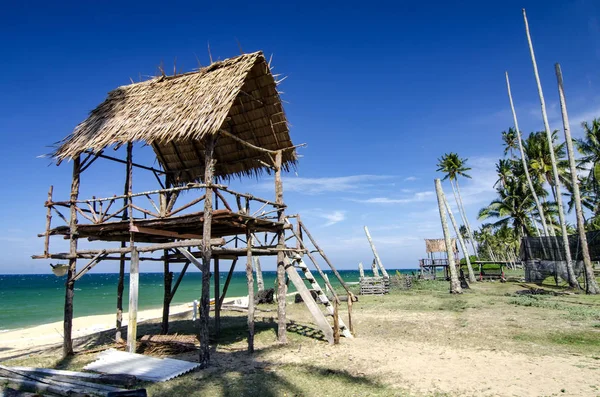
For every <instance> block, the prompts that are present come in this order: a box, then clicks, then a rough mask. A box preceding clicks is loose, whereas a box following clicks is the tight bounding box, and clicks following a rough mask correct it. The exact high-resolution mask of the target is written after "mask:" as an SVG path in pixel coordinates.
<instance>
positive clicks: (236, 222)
mask: <svg viewBox="0 0 600 397" xmlns="http://www.w3.org/2000/svg"><path fill="white" fill-rule="evenodd" d="M136 142H141V143H143V144H144V145H148V146H149V147H151V148H152V151H153V153H154V155H155V157H156V162H157V164H158V165H157V166H149V165H143V164H142V162H143V161H141V160H136V159H135V157H134V150H133V149H134V146H135V145H134V144H135V143H136ZM298 146H300V145H298ZM298 146H295V145H294V144H293V143H292V141H291V139H290V136H289V130H288V123H287V120H286V116H285V113H284V109H283V106H282V103H281V100H280V97H279V93H278V91H277V82H276V81H275V79H274V77H273V75H272V74H271V70H270V65H269V64H268V62H267V61H266V59H265V57H264V56H263V54H262V53H261V52H256V53H252V54H244V55H241V56H238V57H235V58H231V59H227V60H225V61H222V62H216V63H213V64H211V65H210V66H208V67H205V68H202V69H200V70H198V71H196V72H193V73H186V74H176V75H173V76H165V75H162V76H159V77H156V78H153V79H151V80H148V81H145V82H140V83H135V84H131V85H127V86H123V87H119V88H117V89H116V90H114V91H112V92H110V93H109V94H108V98H107V99H106V100H105V101H104V102H103V103H101V104H100V105H99V106H98V107H97V108H96V109H94V110H93V111H92V112H91V114H90V115H89V117H88V118H87V119H86V120H84V121H83V122H82V123H81V124H79V125H78V126H77V127H76V128H75V130H74V131H73V133H72V134H70V135H69V136H67V137H66V138H65V139H64V140H63V141H62V142H60V146H59V147H58V148H57V150H56V151H55V152H54V153H53V155H52V156H53V158H54V159H55V160H56V162H57V163H58V164H60V163H61V162H64V161H66V160H69V161H72V164H73V173H72V182H71V194H70V197H69V199H68V200H64V201H59V200H55V199H54V197H53V190H52V187H51V188H50V191H49V193H48V199H47V201H46V203H45V206H46V207H47V217H46V231H45V232H44V233H43V234H41V235H40V237H44V240H45V244H44V253H43V254H42V255H36V256H34V258H36V259H48V258H53V259H63V260H68V266H69V267H68V272H67V283H66V294H65V305H64V344H63V353H64V355H69V354H72V353H73V344H72V339H71V328H72V319H73V305H74V295H75V294H74V291H75V284H76V283H77V280H79V279H80V278H81V277H82V276H83V275H84V274H86V272H88V271H89V270H90V269H91V268H92V267H94V266H96V265H97V264H98V263H99V262H101V261H116V262H118V263H119V283H118V286H117V308H118V309H117V315H116V338H117V339H120V338H121V331H122V330H121V327H122V321H123V318H122V309H123V290H124V285H123V284H124V273H125V266H126V264H127V263H129V273H130V279H129V321H128V329H127V347H128V350H129V351H130V352H134V351H135V349H136V338H137V334H136V324H137V306H138V288H139V271H140V267H139V264H140V262H141V261H147V260H150V261H161V262H162V263H163V265H164V277H165V282H164V288H165V289H164V310H163V325H162V332H163V333H167V332H168V316H169V305H170V303H171V301H172V299H173V296H174V294H175V292H176V291H177V288H178V286H179V285H180V282H181V280H182V278H183V277H184V275H185V273H186V270H187V269H188V267H189V266H190V265H193V266H196V267H197V268H198V269H200V271H201V272H202V286H201V299H200V316H199V335H198V337H199V340H200V364H201V365H202V366H203V367H205V366H207V365H208V363H209V311H210V300H209V297H210V296H209V290H210V282H211V274H218V273H219V271H220V266H222V265H223V264H224V262H225V261H231V264H230V266H229V273H228V277H227V280H226V282H225V285H224V286H222V287H221V286H220V284H219V277H214V290H215V314H214V316H215V330H214V331H215V333H216V334H217V336H218V333H219V327H220V320H219V319H220V309H221V305H222V304H223V299H224V297H225V295H226V293H227V289H228V286H229V282H230V280H231V275H232V272H233V271H234V269H235V266H236V264H237V262H238V258H240V257H246V264H245V265H246V274H247V280H248V295H249V299H248V327H249V333H248V350H249V351H253V349H254V343H253V336H254V279H253V271H252V269H253V266H252V263H253V257H254V256H261V255H272V256H276V257H277V280H278V291H277V299H278V340H279V341H280V342H286V313H285V311H286V301H285V297H286V292H287V286H286V285H287V284H286V277H287V278H289V280H291V281H292V282H293V283H294V285H295V286H296V288H297V289H298V290H299V292H300V293H301V294H302V296H303V298H304V302H305V303H306V305H307V306H308V308H309V309H310V311H311V313H312V315H313V316H314V318H315V322H316V323H317V324H318V326H319V327H320V329H321V330H322V331H323V333H324V335H325V336H326V338H327V339H328V340H329V341H330V342H331V343H333V342H334V339H335V335H339V332H340V331H341V333H342V334H344V335H345V336H348V337H351V333H350V331H349V329H348V328H347V327H346V326H345V324H344V322H343V321H342V319H341V318H339V316H333V314H334V312H335V308H337V305H338V304H339V299H338V296H337V295H336V294H335V290H334V289H333V288H331V285H329V282H328V281H327V280H325V283H326V284H328V286H329V287H330V289H331V291H333V302H332V301H330V300H329V299H328V297H327V296H326V295H325V294H324V293H323V292H322V291H321V289H320V286H319V283H318V282H317V280H316V278H315V277H313V276H312V274H311V272H310V270H309V268H308V266H307V265H306V264H305V263H304V261H303V257H304V255H306V256H308V257H309V259H310V261H311V262H312V263H313V266H314V267H315V268H316V270H317V271H318V273H320V275H323V274H324V273H323V269H322V267H321V266H320V264H319V262H318V261H317V258H316V257H315V255H313V254H312V252H318V254H319V255H321V256H322V258H321V259H320V260H324V261H325V262H326V263H327V265H328V266H329V267H330V268H331V269H332V270H333V272H334V274H335V275H336V276H337V277H338V279H339V281H340V283H341V285H342V286H343V287H344V288H345V290H346V291H347V293H348V295H349V299H348V302H349V308H350V307H351V302H352V301H354V300H355V298H354V296H353V295H352V294H351V292H350V291H349V289H348V288H347V286H346V284H345V283H344V281H343V280H342V279H341V277H340V275H339V273H337V271H336V270H335V268H334V266H333V264H332V263H331V261H329V259H328V258H327V257H326V256H325V254H324V253H323V251H322V250H321V249H320V248H319V247H318V246H317V243H316V241H315V240H314V239H313V237H312V236H311V235H310V233H309V232H308V230H307V229H306V227H305V226H304V224H303V223H302V222H301V221H300V219H299V217H294V216H290V215H287V214H286V212H285V211H286V205H285V203H284V199H283V185H282V179H281V174H282V171H287V170H289V169H290V168H291V167H293V166H294V165H295V163H296V159H297V156H296V148H297V147H298ZM118 149H121V150H118ZM123 149H124V150H123ZM109 150H110V152H109ZM113 150H115V151H117V152H116V153H122V152H123V151H124V152H125V153H124V158H123V156H122V157H119V156H118V154H112V152H113ZM99 160H108V161H113V162H117V163H122V164H124V165H125V167H124V168H125V172H124V175H122V176H123V177H124V190H123V191H122V192H121V191H119V192H115V195H113V196H110V197H104V198H96V197H92V198H80V197H79V192H80V182H81V178H82V175H83V174H84V172H85V171H86V170H87V169H88V168H89V167H90V166H92V165H95V166H100V165H101V163H102V161H99ZM134 169H135V170H136V173H137V172H138V171H139V172H145V173H149V174H153V175H154V177H155V178H154V179H155V180H156V189H153V190H145V191H136V190H135V185H136V184H135V178H134V176H135V175H134ZM265 172H266V173H268V174H271V175H273V176H274V190H275V195H274V196H275V198H274V199H264V198H260V197H256V196H254V195H252V194H245V193H239V192H236V191H233V190H231V189H230V188H229V187H227V186H226V185H225V184H224V182H227V181H228V180H229V179H230V178H231V177H240V178H241V177H246V176H257V175H261V174H263V173H265ZM65 210H66V211H68V212H65ZM53 215H58V217H59V218H60V220H61V221H62V222H64V224H62V225H52V220H53ZM51 236H61V237H64V238H65V239H68V240H69V243H70V245H69V251H68V252H63V253H53V252H51V251H50V244H49V243H50V237H51ZM303 236H307V237H308V238H309V241H304V240H303ZM80 239H88V240H90V241H98V242H102V243H101V244H102V247H101V248H98V249H81V248H80V247H79V246H78V241H79V240H80ZM294 240H296V241H295V243H294ZM288 242H290V243H289V245H288ZM97 244H98V243H97ZM81 260H85V261H86V263H85V265H84V266H81V267H78V266H77V265H78V264H79V261H81ZM211 263H212V272H213V273H211ZM181 264H183V267H182V269H181V272H180V274H179V277H178V278H177V280H173V276H172V273H171V270H172V268H173V266H174V265H181ZM298 269H299V270H300V271H301V272H302V273H303V274H304V279H305V280H308V281H309V283H310V284H311V286H312V287H313V289H315V290H316V289H318V290H319V291H321V292H320V293H319V294H318V295H317V296H318V301H319V303H322V304H323V305H322V306H321V307H319V306H318V305H317V303H316V302H315V300H314V299H313V298H312V297H311V294H310V292H309V291H308V289H307V286H306V285H305V282H304V280H303V279H302V278H301V277H300V275H299V273H298ZM334 307H335V308H334ZM336 313H337V312H336ZM327 315H330V316H329V317H327ZM330 317H335V318H334V320H336V321H333V322H334V324H339V325H338V327H333V326H332V325H331V324H330V323H329V318H330ZM350 324H351V321H350V323H349V325H350Z"/></svg>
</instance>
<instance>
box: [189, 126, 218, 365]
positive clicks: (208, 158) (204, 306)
mask: <svg viewBox="0 0 600 397" xmlns="http://www.w3.org/2000/svg"><path fill="white" fill-rule="evenodd" d="M214 149H215V141H214V137H213V136H212V135H211V136H208V137H206V138H205V140H204V183H205V184H206V198H205V199H204V224H203V231H202V236H203V237H202V240H203V244H202V293H201V296H200V324H199V333H198V339H200V357H199V362H200V368H206V367H208V365H209V361H210V345H209V330H208V325H209V311H210V259H211V255H212V246H211V245H210V237H211V233H212V215H213V214H212V212H213V203H212V200H213V188H212V183H213V179H214V174H213V172H214V165H215V160H214ZM194 259H195V258H194ZM190 260H191V259H190ZM192 262H193V261H192Z"/></svg>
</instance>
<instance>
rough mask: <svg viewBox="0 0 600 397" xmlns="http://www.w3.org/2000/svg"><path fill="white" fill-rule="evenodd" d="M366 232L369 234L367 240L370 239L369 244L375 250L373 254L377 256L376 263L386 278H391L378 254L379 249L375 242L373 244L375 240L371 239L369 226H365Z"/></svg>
mask: <svg viewBox="0 0 600 397" xmlns="http://www.w3.org/2000/svg"><path fill="white" fill-rule="evenodd" d="M365 233H366V234H367V240H369V245H370V246H371V250H373V255H374V256H375V262H376V265H378V266H379V268H380V269H381V274H382V275H383V277H385V278H389V277H390V276H389V275H388V273H387V271H386V270H385V268H384V267H383V263H381V259H380V258H379V254H377V250H376V249H375V244H373V240H372V239H371V233H369V228H368V227H366V226H365Z"/></svg>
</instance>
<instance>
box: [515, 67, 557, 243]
mask: <svg viewBox="0 0 600 397" xmlns="http://www.w3.org/2000/svg"><path fill="white" fill-rule="evenodd" d="M505 75H506V88H507V89H508V99H509V101H510V109H511V110H512V114H513V119H514V121H515V129H516V130H517V140H518V141H519V151H520V152H521V163H522V164H523V170H524V171H525V177H526V178H527V185H529V190H530V191H531V195H532V196H533V200H534V201H535V206H536V207H537V210H538V213H539V214H540V220H541V221H542V228H543V229H544V236H550V234H549V233H548V225H547V224H546V216H545V215H544V208H543V207H542V204H540V200H539V199H538V196H537V194H536V192H535V188H534V187H533V182H532V181H531V175H529V167H528V165H527V160H526V159H525V150H523V141H522V140H521V130H519V122H518V121H517V112H516V111H515V105H514V103H513V99H512V94H511V92H510V80H509V79H508V72H505Z"/></svg>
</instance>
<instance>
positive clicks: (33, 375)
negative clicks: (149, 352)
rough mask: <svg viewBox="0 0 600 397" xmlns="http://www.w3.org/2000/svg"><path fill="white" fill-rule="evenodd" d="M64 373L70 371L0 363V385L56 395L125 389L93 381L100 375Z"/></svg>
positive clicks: (83, 394)
mask: <svg viewBox="0 0 600 397" xmlns="http://www.w3.org/2000/svg"><path fill="white" fill-rule="evenodd" d="M61 372H62V373H61ZM66 373H71V371H59V370H51V369H45V368H28V367H6V366H3V365H0V385H1V386H2V387H8V388H9V389H10V388H14V389H16V390H19V391H24V392H32V393H42V394H45V393H49V394H53V395H58V396H73V395H77V396H106V395H107V394H109V393H119V392H123V391H127V390H126V389H122V388H119V387H115V386H111V385H106V384H100V383H93V382H94V381H100V380H103V378H102V377H101V376H100V377H99V376H96V377H93V374H90V375H92V377H85V376H83V377H82V376H81V375H82V374H83V373H77V372H74V373H75V374H76V375H77V376H70V375H65V374H66ZM83 375H85V374H83ZM82 378H85V379H86V380H82ZM114 395H119V394H114Z"/></svg>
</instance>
